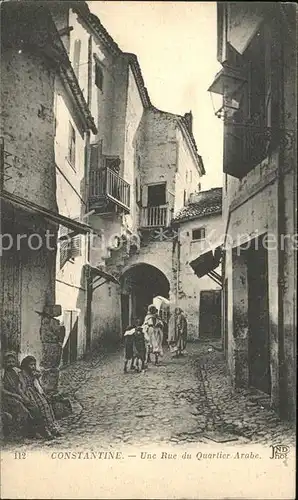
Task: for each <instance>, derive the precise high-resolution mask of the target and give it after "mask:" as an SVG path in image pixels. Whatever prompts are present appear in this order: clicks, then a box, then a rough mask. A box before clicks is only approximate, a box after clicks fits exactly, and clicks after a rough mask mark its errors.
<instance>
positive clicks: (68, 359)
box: [62, 310, 79, 365]
mask: <svg viewBox="0 0 298 500" xmlns="http://www.w3.org/2000/svg"><path fill="white" fill-rule="evenodd" d="M63 316H64V325H65V329H66V333H68V331H69V335H68V339H67V341H66V344H65V346H64V347H63V352H62V361H63V365H68V364H69V363H73V362H74V361H76V360H77V356H78V322H79V317H78V312H77V311H71V310H70V311H64V314H63Z"/></svg>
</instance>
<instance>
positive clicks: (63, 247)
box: [59, 226, 70, 269]
mask: <svg viewBox="0 0 298 500" xmlns="http://www.w3.org/2000/svg"><path fill="white" fill-rule="evenodd" d="M59 233H60V234H59V254H60V269H62V267H63V266H64V265H65V264H66V262H67V261H68V259H69V252H70V241H69V236H68V235H69V229H68V228H67V227H64V226H60V231H59ZM63 237H64V239H63Z"/></svg>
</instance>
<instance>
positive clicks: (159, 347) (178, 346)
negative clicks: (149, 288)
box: [124, 304, 187, 373]
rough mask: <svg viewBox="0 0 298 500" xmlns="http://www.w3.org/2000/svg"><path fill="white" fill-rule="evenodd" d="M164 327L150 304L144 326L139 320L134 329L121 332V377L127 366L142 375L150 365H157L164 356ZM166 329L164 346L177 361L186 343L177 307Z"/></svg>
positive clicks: (129, 327) (179, 311)
mask: <svg viewBox="0 0 298 500" xmlns="http://www.w3.org/2000/svg"><path fill="white" fill-rule="evenodd" d="M165 326H166V325H165V324H164V322H163V321H162V319H161V318H160V317H159V315H158V310H157V308H156V307H155V306H154V305H153V304H151V305H150V306H149V307H148V311H147V314H146V316H145V319H144V322H143V324H142V321H141V320H140V318H138V319H137V320H136V323H135V325H129V326H128V327H127V328H126V330H125V332H124V349H125V360H124V373H127V367H128V363H129V362H130V369H131V370H137V371H144V370H145V369H146V368H147V367H148V364H149V363H151V361H152V359H151V355H153V356H154V364H155V365H158V364H159V359H160V357H161V356H163V344H164V331H165ZM167 326H168V338H167V343H168V346H169V349H170V352H171V353H173V354H175V356H176V357H178V356H180V355H182V354H183V352H185V348H186V342H187V321H186V318H185V315H184V313H183V311H182V309H181V308H179V307H177V308H176V309H175V312H174V314H173V315H172V317H171V318H170V321H169V325H167Z"/></svg>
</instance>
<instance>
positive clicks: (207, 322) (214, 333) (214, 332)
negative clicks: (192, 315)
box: [199, 290, 221, 338]
mask: <svg viewBox="0 0 298 500" xmlns="http://www.w3.org/2000/svg"><path fill="white" fill-rule="evenodd" d="M199 336H200V338H220V337H221V290H202V291H201V293H200V312H199Z"/></svg>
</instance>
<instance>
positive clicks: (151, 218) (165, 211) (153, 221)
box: [140, 205, 171, 229]
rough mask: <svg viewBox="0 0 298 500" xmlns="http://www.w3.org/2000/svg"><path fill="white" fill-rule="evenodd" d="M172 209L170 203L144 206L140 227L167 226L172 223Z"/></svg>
mask: <svg viewBox="0 0 298 500" xmlns="http://www.w3.org/2000/svg"><path fill="white" fill-rule="evenodd" d="M170 217H171V211H170V210H169V206H168V205H159V206H156V207H144V208H142V209H141V217H140V227H141V228H148V229H149V228H155V227H167V226H169V224H170Z"/></svg>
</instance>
